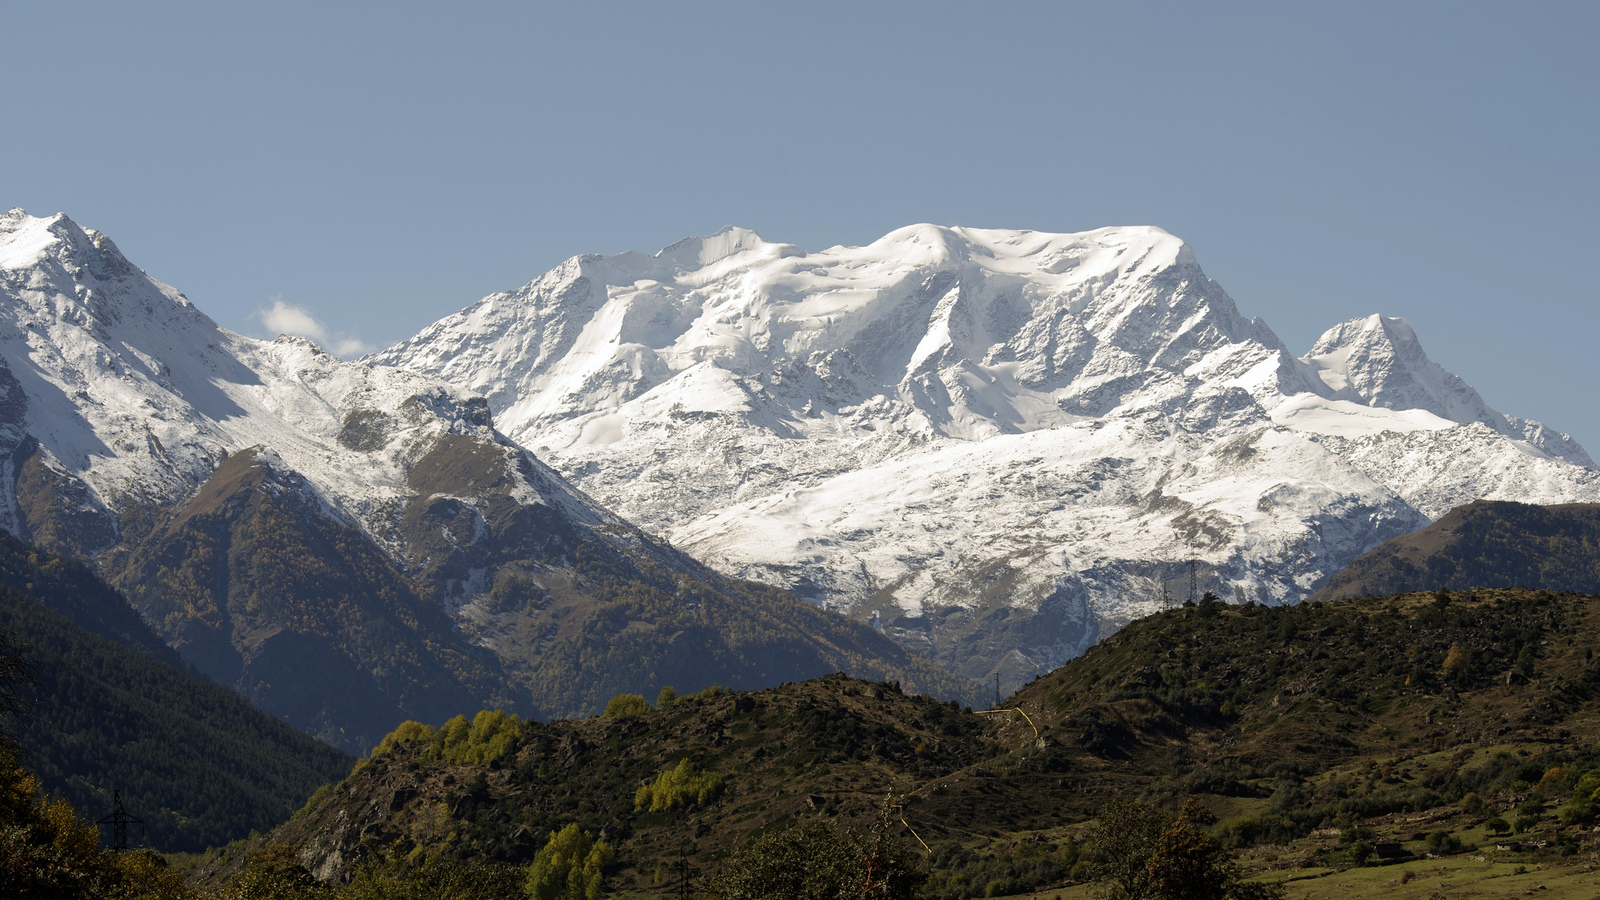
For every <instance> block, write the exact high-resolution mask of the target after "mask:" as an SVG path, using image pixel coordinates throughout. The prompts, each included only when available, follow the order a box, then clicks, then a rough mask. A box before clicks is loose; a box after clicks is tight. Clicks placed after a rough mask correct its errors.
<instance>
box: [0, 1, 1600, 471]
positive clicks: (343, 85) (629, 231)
mask: <svg viewBox="0 0 1600 900" xmlns="http://www.w3.org/2000/svg"><path fill="white" fill-rule="evenodd" d="M1597 33H1600V4H1594V3H1583V4H1576V3H1574V4H1517V5H1513V4H1498V5H1489V4H1471V3H1437V4H1394V3H1382V4H1376V3H1375V4H1364V3H1338V4H1324V5H1322V6H1320V7H1316V6H1312V5H1309V4H1286V3H1270V4H1225V5H1219V4H1131V5H1124V4H1104V3H1100V4H1092V5H1091V4H1069V3H1051V4H1035V3H983V4H977V3H974V4H953V3H914V4H913V3H838V4H835V3H791V4H781V5H780V4H759V3H715V2H703V3H693V4H687V3H685V4H665V3H655V4H630V3H583V4H578V3H573V4H565V5H555V4H544V5H531V4H530V5H523V4H518V5H509V4H507V5H471V4H452V5H450V7H449V8H448V9H444V8H443V7H442V6H441V7H438V8H430V7H427V6H421V5H406V4H383V5H377V4H372V5H356V4H305V5H295V4H292V3H275V4H251V5H244V4H193V5H181V4H165V5H163V4H104V5H97V4H87V3H71V2H66V3H53V4H37V3H36V4H13V5H12V6H11V8H10V9H8V10H7V11H6V13H5V16H4V26H3V28H0V50H3V52H4V58H5V59H6V63H5V67H4V73H5V74H4V77H3V78H0V124H3V127H0V134H3V138H0V207H10V206H22V207H24V208H26V209H28V210H29V211H30V212H33V213H35V214H45V213H51V212H56V211H64V212H67V213H68V214H69V215H71V216H72V217H73V218H74V219H76V220H77V221H79V222H80V223H82V224H85V225H88V226H91V227H95V228H98V229H100V230H102V231H104V232H106V233H107V234H109V235H110V236H111V237H112V238H113V239H114V240H116V241H117V243H118V244H119V245H120V246H121V247H122V248H123V250H124V251H125V252H126V253H127V254H128V255H129V256H130V258H132V259H133V260H134V261H135V262H136V263H137V264H139V265H141V266H143V267H144V268H145V269H146V270H148V271H149V272H150V273H151V274H153V275H155V276H156V277H158V278H161V279H163V280H165V281H168V282H170V283H172V284H174V285H176V286H177V287H179V288H180V289H182V290H183V291H184V292H185V293H187V294H188V295H189V296H190V298H191V299H193V300H194V301H195V302H196V304H197V305H199V306H200V307H201V308H202V309H204V310H205V311H207V312H208V313H210V314H211V315H212V316H213V317H214V318H216V319H217V320H218V321H219V322H221V323H222V324H224V325H225V326H227V327H230V328H233V329H235V330H239V331H243V332H246V333H253V334H261V335H265V334H267V332H268V327H267V318H270V317H264V316H263V311H265V310H269V309H272V308H273V307H274V305H275V304H281V305H280V306H278V309H279V310H280V311H285V310H290V309H296V310H302V311H304V313H305V314H307V315H309V316H312V317H314V318H315V320H316V321H317V323H318V326H319V327H320V328H321V330H322V333H324V334H325V336H326V343H328V344H329V345H330V346H334V345H338V344H340V343H346V344H347V348H346V349H347V350H348V349H349V347H351V346H355V345H357V344H366V345H368V346H381V345H385V344H388V343H390V342H393V341H395V340H398V339H400V338H403V337H406V336H408V335H410V334H411V333H413V332H415V331H416V330H418V329H420V328H421V327H422V326H424V325H426V324H427V323H428V322H431V321H433V320H434V319H436V318H439V317H440V316H443V315H445V314H448V313H450V312H453V311H455V310H457V309H459V308H460V307H462V306H465V305H466V304H468V303H470V302H472V301H473V300H475V299H477V298H478V297H480V296H482V295H483V294H486V293H489V292H491V291H494V290H502V289H507V288H511V287H514V286H517V285H520V284H522V283H524V282H526V281H528V280H530V279H532V278H533V277H535V276H536V275H538V274H539V273H541V272H543V271H544V270H545V269H547V268H549V267H550V266H552V265H554V264H555V263H557V262H559V261H560V260H561V259H564V258H565V257H567V256H570V255H572V254H575V253H586V252H601V253H609V252H616V251H620V250H625V249H640V250H647V251H653V250H655V249H658V248H660V247H662V246H665V245H667V244H669V243H672V242H673V241H675V240H677V239H678V238H681V237H684V236H686V235H690V234H702V233H707V232H710V231H713V230H715V229H716V228H718V227H720V226H722V225H724V224H739V225H744V226H747V227H751V228H754V229H756V230H757V231H759V232H761V233H762V234H763V235H764V236H766V237H768V238H770V239H774V240H782V241H788V242H791V243H796V244H799V245H801V246H804V247H809V248H822V247H826V246H829V245H832V244H840V243H844V244H855V243H863V242H866V241H870V240H872V239H873V238H875V237H877V236H879V235H881V234H883V233H885V232H887V231H889V230H891V229H893V228H896V227H899V226H901V225H906V224H910V223H913V222H922V221H930V222H937V223H941V224H960V225H975V226H986V227H1005V228H1036V229H1044V230H1051V231H1076V230H1082V229H1088V228H1094V227H1099V226H1102V225H1113V224H1155V225H1159V226H1161V227H1163V228H1166V229H1167V230H1169V231H1171V232H1173V233H1174V234H1177V235H1179V236H1181V237H1183V238H1184V239H1185V240H1187V241H1188V242H1189V243H1190V244H1191V245H1193V247H1194V248H1195V251H1196V253H1197V255H1198V257H1199V259H1200V262H1201V265H1202V266H1203V267H1204V268H1205V269H1206V271H1207V273H1208V274H1210V275H1211V277H1212V278H1214V279H1216V280H1217V281H1218V282H1220V283H1221V284H1222V285H1223V286H1224V287H1225V288H1227V290H1228V291H1229V293H1230V294H1232V295H1233V297H1234V299H1235V300H1236V301H1237V302H1238V304H1239V306H1240V308H1241V310H1242V311H1244V312H1245V313H1246V314H1247V315H1260V316H1262V317H1264V318H1265V319H1266V320H1267V321H1268V323H1269V324H1270V325H1271V326H1272V327H1273V328H1274V329H1275V330H1276V331H1277V332H1278V333H1279V334H1280V335H1281V336H1282V337H1283V338H1284V340H1285V341H1286V342H1288V344H1289V345H1290V346H1291V347H1292V348H1295V349H1296V351H1297V352H1303V351H1304V350H1305V349H1307V348H1309V346H1310V344H1311V342H1312V341H1313V340H1314V339H1315V337H1316V336H1317V334H1319V333H1320V332H1321V331H1322V330H1323V329H1324V328H1326V327H1327V326H1330V325H1332V324H1334V323H1335V322H1338V321H1340V320H1342V319H1345V318H1349V317H1352V316H1358V315H1365V314H1369V313H1372V312H1383V313H1385V314H1387V315H1399V316H1405V317H1406V318H1408V319H1409V320H1411V322H1412V324H1413V325H1414V326H1415V327H1416V329H1417V331H1418V333H1419V335H1420V336H1421V338H1422V340H1423V343H1424V345H1425V347H1426V348H1427V349H1428V351H1429V352H1430V354H1431V355H1432V356H1433V357H1434V358H1435V359H1437V360H1438V361H1439V362H1441V363H1442V364H1444V365H1445V366H1446V367H1447V368H1449V369H1451V370H1452V371H1455V372H1456V373H1457V374H1460V375H1461V376H1463V377H1464V378H1466V379H1467V380H1468V381H1469V382H1470V383H1472V384H1473V385H1474V386H1476V387H1477V388H1478V389H1479V391H1480V392H1482V393H1483V394H1484V396H1485V398H1486V399H1487V400H1488V401H1489V403H1490V404H1491V405H1493V406H1495V407H1496V408H1498V409H1501V410H1502V411H1505V412H1512V413H1515V414H1518V415H1523V416H1529V417H1533V418H1537V419H1541V420H1543V421H1545V422H1547V423H1548V424H1550V425H1552V426H1554V427H1556V428H1559V429H1561V430H1563V431H1569V432H1571V433H1573V434H1575V435H1576V436H1577V437H1578V438H1579V439H1580V440H1581V441H1583V442H1584V443H1585V444H1586V445H1587V446H1588V447H1589V448H1590V449H1591V452H1594V453H1596V454H1600V396H1597V392H1596V391H1595V387H1596V375H1597V374H1600V364H1597V363H1596V356H1595V350H1594V344H1595V340H1596V335H1597V334H1600V302H1597V301H1600V288H1597V287H1596V277H1595V274H1594V270H1595V269H1596V268H1597V265H1596V264H1597V262H1600V260H1597V253H1596V246H1597V241H1600V189H1597V176H1596V171H1595V168H1596V162H1597V160H1600V87H1597V86H1600V53H1596V52H1595V51H1594V48H1593V43H1592V42H1593V39H1594V36H1595V35H1596V34H1597Z"/></svg>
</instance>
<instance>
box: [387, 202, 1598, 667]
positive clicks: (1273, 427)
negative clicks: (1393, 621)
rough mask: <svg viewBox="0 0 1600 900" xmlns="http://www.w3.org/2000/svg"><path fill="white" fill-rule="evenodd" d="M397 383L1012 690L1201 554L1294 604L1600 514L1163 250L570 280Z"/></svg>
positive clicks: (1440, 379)
mask: <svg viewBox="0 0 1600 900" xmlns="http://www.w3.org/2000/svg"><path fill="white" fill-rule="evenodd" d="M375 359H376V360H377V361H379V362H383V363H387V364H392V365H395V366H397V367H401V368H404V369H407V370H409V371H415V372H422V373H428V374H433V375H437V376H440V377H443V378H445V379H447V380H449V381H451V382H452V383H454V384H458V385H462V386H464V387H467V388H470V389H472V390H477V391H481V392H482V393H483V394H484V395H485V396H486V397H487V398H488V400H489V403H490V406H491V408H492V409H493V412H494V414H495V417H496V421H497V423H498V424H499V426H500V427H501V428H502V429H503V430H504V431H505V432H506V433H507V434H508V435H510V436H511V437H512V438H513V439H515V440H518V441H520V442H522V443H523V444H524V445H526V446H528V447H529V448H530V449H532V450H534V451H535V452H536V453H538V454H539V455H540V457H541V458H544V459H547V460H549V461H550V462H551V463H552V464H553V465H554V466H555V467H556V468H557V469H559V470H560V471H561V472H562V473H563V474H565V475H567V476H568V477H569V478H571V479H573V481H574V482H575V483H577V484H578V485H580V486H581V487H582V488H583V489H584V490H585V491H586V492H588V493H589V494H590V495H592V496H594V497H596V498H598V499H599V500H600V501H602V502H604V503H606V504H607V505H608V506H609V507H611V508H613V509H616V510H617V511H618V512H620V513H621V514H622V515H624V516H626V517H628V518H629V519H631V520H633V521H636V522H639V523H640V524H641V525H643V526H644V527H646V528H649V529H652V530H654V531H657V532H658V533H661V534H664V535H666V536H668V537H670V538H671V540H672V541H673V542H674V543H676V544H678V545H680V546H683V547H685V548H687V549H689V550H690V551H691V552H693V553H695V554H697V555H700V556H702V557H704V558H706V559H707V560H709V561H711V562H713V563H714V564H715V565H717V566H719V567H721V568H722V569H723V570H725V571H728V572H730V573H734V574H738V575H741V576H745V577H756V578H763V579H769V580H774V581H776V582H777V583H780V584H784V585H786V586H790V587H793V588H794V589H795V590H797V591H799V592H801V593H802V594H804V595H806V596H808V597H811V598H812V599H813V600H814V601H816V602H819V603H822V604H825V605H827V606H830V607H832V608H837V609H840V610H843V611H845V612H847V613H849V614H851V615H853V616H855V617H856V618H858V619H860V620H862V621H866V622H870V623H873V624H875V625H877V626H878V627H881V628H883V629H885V630H886V631H887V632H888V633H890V634H891V635H894V636H895V637H896V638H897V639H900V640H902V642H904V643H906V645H907V646H913V647H917V648H919V649H921V650H924V651H926V652H929V653H932V654H933V655H934V657H935V658H936V659H938V660H940V661H942V662H944V663H945V664H946V665H948V666H951V667H953V668H956V669H958V670H959V671H961V672H963V673H964V674H967V675H969V676H973V677H982V678H985V679H987V677H988V676H990V675H991V674H993V673H996V672H998V673H1000V674H1001V675H1002V676H1003V679H1008V680H1010V681H1011V682H1012V683H1016V682H1020V681H1024V680H1026V679H1027V678H1029V677H1032V675H1033V674H1037V673H1038V672H1041V671H1046V670H1048V669H1049V668H1051V667H1053V666H1055V665H1057V664H1059V663H1060V662H1061V661H1063V660H1064V659H1067V658H1069V657H1071V656H1072V655H1075V654H1076V653H1078V652H1081V651H1082V649H1083V648H1084V647H1085V646H1087V645H1088V644H1089V643H1092V642H1093V641H1094V640H1095V639H1096V636H1097V635H1098V634H1099V633H1101V629H1102V628H1103V627H1105V626H1111V627H1115V626H1117V625H1119V624H1121V623H1123V622H1126V621H1127V620H1128V619H1129V618H1131V617H1133V616H1136V615H1140V614H1142V613H1144V612H1148V611H1150V610H1151V609H1154V608H1157V607H1158V606H1159V604H1160V602H1161V601H1160V599H1159V598H1160V596H1161V594H1162V590H1163V587H1168V588H1169V589H1171V590H1173V591H1174V592H1176V593H1177V594H1178V595H1179V596H1180V597H1181V596H1182V595H1183V594H1185V593H1186V592H1187V587H1188V576H1189V571H1190V561H1191V560H1192V561H1194V570H1195V572H1196V575H1197V577H1198V578H1199V579H1200V580H1201V581H1202V582H1203V587H1206V588H1211V589H1216V590H1218V591H1219V593H1222V594H1223V595H1224V596H1228V597H1230V598H1236V597H1246V598H1257V599H1263V600H1267V601H1271V602H1292V601H1295V600H1298V599H1299V598H1300V597H1302V596H1304V595H1305V594H1307V593H1309V592H1311V591H1313V590H1315V589H1316V588H1317V587H1318V586H1320V585H1321V584H1322V583H1323V582H1324V581H1325V580H1326V579H1327V577H1328V576H1329V575H1331V574H1332V573H1333V572H1336V571H1338V570H1339V569H1340V568H1342V567H1343V566H1344V564H1345V563H1347V562H1348V561H1349V560H1350V559H1353V558H1354V557H1355V556H1356V555H1358V554H1359V553H1361V552H1363V551H1364V550H1366V549H1368V548H1370V547H1371V546H1374V545H1375V544H1377V543H1379V542H1381V541H1382V540H1384V539H1387V538H1388V537H1392V536H1395V535H1398V534H1401V533H1404V532H1406V531H1410V530H1414V529H1416V528H1418V527H1421V526H1422V525H1423V524H1425V523H1426V521H1427V517H1428V516H1429V515H1437V514H1438V513H1439V512H1441V511H1442V510H1443V509H1447V508H1449V506H1451V505H1455V504H1456V503H1460V502H1466V501H1467V500H1471V499H1474V498H1476V497H1478V496H1507V495H1517V494H1520V493H1521V492H1524V491H1527V490H1530V489H1531V490H1534V491H1536V492H1538V495H1539V496H1546V495H1548V496H1553V497H1560V498H1563V499H1569V500H1581V499H1591V498H1600V483H1597V482H1596V480H1595V476H1596V473H1595V470H1594V469H1593V467H1592V463H1591V462H1590V460H1589V458H1588V456H1587V455H1586V454H1585V453H1584V452H1583V450H1582V448H1580V447H1578V446H1577V445H1576V443H1575V442H1573V441H1571V440H1570V438H1567V437H1566V436H1565V435H1561V434H1557V433H1555V432H1553V431H1549V430H1547V429H1545V428H1543V426H1541V425H1538V423H1531V422H1525V421H1523V420H1520V419H1515V418H1512V417H1508V416H1504V415H1501V414H1499V413H1497V412H1495V411H1494V410H1492V409H1490V408H1489V407H1488V406H1487V405H1486V404H1484V403H1483V401H1482V398H1481V397H1479V396H1478V395H1477V393H1476V392H1475V391H1473V390H1472V389H1471V388H1470V387H1468V386H1467V385H1465V384H1464V383H1463V382H1461V381H1460V379H1458V378H1456V377H1455V376H1453V375H1450V374H1449V373H1448V372H1445V371H1444V370H1443V369H1441V368H1439V367H1438V366H1437V365H1436V364H1434V363H1433V362H1432V361H1431V360H1429V359H1428V358H1427V356H1426V354H1424V353H1423V352H1422V350H1421V347H1420V345H1419V344H1418V342H1417V340H1416V338H1415V335H1414V334H1413V333H1412V332H1411V330H1410V328H1409V327H1408V326H1406V325H1405V323H1404V322H1403V321H1401V320H1397V319H1385V318H1381V317H1372V318H1369V319H1362V320H1355V321H1352V322H1348V323H1345V324H1343V325H1341V326H1338V327H1336V328H1334V329H1332V330H1330V331H1329V332H1328V334H1326V335H1324V336H1323V338H1322V339H1321V340H1319V341H1318V342H1317V345H1316V347H1315V348H1314V349H1313V351H1312V353H1311V354H1310V355H1308V356H1307V357H1305V358H1303V359H1297V358H1296V357H1294V355H1293V354H1292V353H1290V352H1289V351H1288V350H1287V349H1286V348H1285V347H1284V346H1283V344H1282V342H1281V341H1279V340H1278V338H1277V337H1276V335H1274V334H1273V333H1272V331H1271V330H1270V329H1269V328H1268V327H1267V326H1266V325H1265V323H1263V322H1261V321H1260V320H1247V319H1244V318H1243V317H1242V316H1240V315H1239V313H1238V311H1237V309H1236V308H1235V306H1234V304H1233V302H1232V300H1231V299H1229V298H1228V296H1227V294H1226V293H1225V292H1224V291H1223V290H1222V289H1221V288H1220V287H1219V286H1218V285H1216V284H1215V283H1214V282H1212V281H1211V280H1210V279H1208V278H1206V276H1205V274H1204V273H1203V272H1202V271H1201V270H1200V268H1199V265H1198V264H1197V262H1196V261H1195V258H1194V255H1193V253H1192V252H1191V251H1190V250H1189V248H1188V247H1187V246H1185V245H1184V244H1183V243H1182V242H1181V241H1179V240H1178V239H1177V238H1175V237H1173V236H1171V235H1169V234H1166V233H1165V232H1163V231H1161V230H1160V229H1155V228H1107V229H1100V230H1098V231H1092V232H1086V233H1083V234H1041V233H1034V232H1019V231H998V230H981V229H968V228H941V227H936V226H931V225H918V226H911V227H908V228H904V229H900V230H898V231H895V232H893V233H891V234H889V235H887V236H885V237H884V238H882V239H881V240H879V241H877V242H875V243H873V244H871V245H868V246H866V247H834V248H831V249H829V250H825V251H821V252H816V253H807V252H805V251H803V250H801V249H799V248H797V247H794V246H792V245H787V244H776V243H771V242H768V241H765V240H763V239H761V238H760V237H759V236H757V235H755V234H754V233H753V232H749V231H746V230H742V229H736V228H728V229H724V230H723V231H721V232H719V233H717V234H715V235H711V236H709V237H704V238H692V239H689V240H686V241H682V242H679V243H678V244H675V245H673V246H671V247H668V248H667V249H665V250H662V251H661V252H660V253H658V254H656V255H654V256H646V255H643V254H639V253H625V254H620V255H617V256H610V257H601V256H581V257H575V258H573V259H571V260H569V261H567V262H566V263H564V264H562V265H561V266H559V267H557V268H555V269H553V270H551V271H550V272H549V273H547V274H545V275H544V276H542V277H540V278H538V279H536V280H535V281H533V282H532V283H530V284H528V285H527V286H525V287H523V288H521V289H519V290H516V291H512V292H508V293H503V294H495V295H491V296H490V297H487V298H485V299H484V300H482V301H480V302H479V303H477V304H475V305H473V306H471V307H469V308H467V309H466V310H463V311H462V312H460V313H458V314H456V315H454V316H449V317H446V318H445V319H442V320H440V321H439V322H437V323H435V324H434V325H432V326H429V327H428V328H426V329H424V330H423V331H422V332H420V333H419V334H418V335H417V336H416V337H414V338H412V339H410V340H408V341H405V342H403V343H401V344H399V345H397V346H395V347H393V348H390V349H389V350H386V351H384V352H383V353H380V354H378V355H377V356H376V357H375ZM1463 445H1465V446H1470V447H1472V448H1473V450H1472V452H1471V453H1468V454H1465V455H1456V454H1454V453H1453V450H1454V449H1455V448H1458V447H1460V446H1463ZM1397 460H1404V463H1403V464H1399V465H1396V464H1395V462H1396V461H1397ZM1441 504H1442V506H1441Z"/></svg>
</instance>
